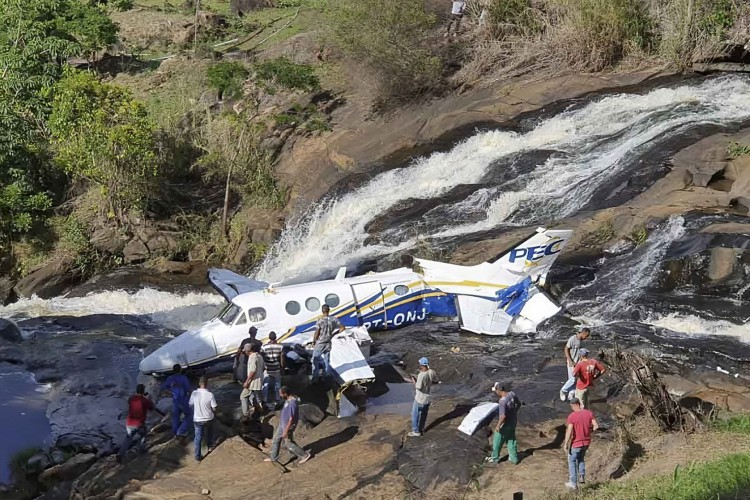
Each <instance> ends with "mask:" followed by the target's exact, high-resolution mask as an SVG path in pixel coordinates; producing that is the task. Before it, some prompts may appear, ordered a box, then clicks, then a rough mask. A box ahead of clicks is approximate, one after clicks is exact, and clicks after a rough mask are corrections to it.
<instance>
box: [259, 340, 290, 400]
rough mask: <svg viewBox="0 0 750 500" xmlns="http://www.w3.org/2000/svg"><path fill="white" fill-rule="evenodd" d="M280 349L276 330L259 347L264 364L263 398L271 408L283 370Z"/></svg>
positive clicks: (281, 347)
mask: <svg viewBox="0 0 750 500" xmlns="http://www.w3.org/2000/svg"><path fill="white" fill-rule="evenodd" d="M282 349H283V346H282V345H281V344H279V343H278V342H276V332H271V333H269V334H268V343H266V344H265V345H264V346H263V347H261V349H260V353H261V355H262V356H263V361H264V362H265V364H266V376H265V379H264V381H263V391H264V396H265V398H264V399H265V401H266V404H267V405H269V406H270V407H272V408H273V407H275V405H276V395H277V394H278V388H279V385H280V383H281V374H282V372H283V371H284V358H283V356H282V355H281V351H282Z"/></svg>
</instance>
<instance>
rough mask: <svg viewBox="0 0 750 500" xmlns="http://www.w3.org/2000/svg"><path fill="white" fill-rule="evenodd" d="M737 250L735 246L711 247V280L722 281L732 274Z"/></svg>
mask: <svg viewBox="0 0 750 500" xmlns="http://www.w3.org/2000/svg"><path fill="white" fill-rule="evenodd" d="M736 260H737V252H736V251H735V249H733V248H723V247H717V248H712V249H711V260H710V262H709V265H708V277H709V278H710V279H711V281H721V280H723V279H726V278H728V277H729V276H731V275H732V272H733V271H734V266H735V262H736Z"/></svg>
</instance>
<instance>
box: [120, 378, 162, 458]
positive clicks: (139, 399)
mask: <svg viewBox="0 0 750 500" xmlns="http://www.w3.org/2000/svg"><path fill="white" fill-rule="evenodd" d="M149 410H153V411H155V412H157V413H159V414H160V415H161V416H164V413H162V411H161V410H159V409H158V408H157V407H156V406H155V405H154V402H153V401H151V398H149V397H148V394H147V393H146V386H144V385H143V384H138V386H137V387H136V388H135V394H134V395H133V396H130V399H128V416H127V418H126V419H125V439H124V440H123V441H122V444H121V445H120V450H119V452H118V453H117V461H118V462H123V461H124V460H125V456H126V455H127V453H128V450H129V449H130V446H131V445H132V444H133V441H134V440H136V439H138V440H139V446H140V451H141V452H144V451H146V436H147V435H148V429H146V419H147V417H148V412H149Z"/></svg>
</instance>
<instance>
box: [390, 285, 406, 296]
mask: <svg viewBox="0 0 750 500" xmlns="http://www.w3.org/2000/svg"><path fill="white" fill-rule="evenodd" d="M393 291H394V292H396V295H406V294H407V293H409V287H408V286H406V285H396V287H395V288H394V289H393Z"/></svg>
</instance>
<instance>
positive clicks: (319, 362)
mask: <svg viewBox="0 0 750 500" xmlns="http://www.w3.org/2000/svg"><path fill="white" fill-rule="evenodd" d="M322 312H323V317H322V318H320V319H319V320H318V323H317V325H316V327H315V336H313V342H314V343H315V348H314V350H313V362H312V370H313V372H312V383H313V384H314V383H316V382H317V381H318V372H319V371H320V370H323V376H324V377H328V375H329V373H330V371H331V365H330V359H331V339H332V338H333V336H334V335H336V334H337V333H341V332H343V331H344V325H342V324H341V321H339V319H338V318H337V317H335V316H329V314H330V312H331V308H330V307H329V306H328V304H323V308H322Z"/></svg>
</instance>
